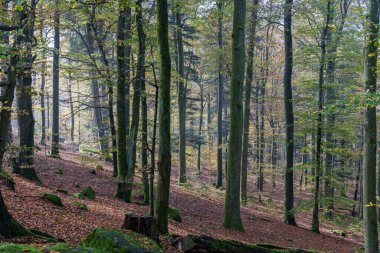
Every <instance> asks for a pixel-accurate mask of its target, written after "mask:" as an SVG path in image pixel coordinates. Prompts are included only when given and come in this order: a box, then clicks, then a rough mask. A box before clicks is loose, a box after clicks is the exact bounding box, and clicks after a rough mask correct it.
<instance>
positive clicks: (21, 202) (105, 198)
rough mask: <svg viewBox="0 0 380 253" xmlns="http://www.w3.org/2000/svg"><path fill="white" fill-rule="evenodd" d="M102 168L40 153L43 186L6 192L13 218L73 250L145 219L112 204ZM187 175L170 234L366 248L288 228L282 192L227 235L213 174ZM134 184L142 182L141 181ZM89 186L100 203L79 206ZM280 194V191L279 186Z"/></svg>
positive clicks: (131, 208) (70, 156)
mask: <svg viewBox="0 0 380 253" xmlns="http://www.w3.org/2000/svg"><path fill="white" fill-rule="evenodd" d="M82 158H83V159H82ZM92 159H95V158H92ZM97 163H100V162H99V161H97ZM87 164H90V165H87ZM102 165H103V167H104V168H105V170H97V171H96V174H95V175H94V174H92V173H91V171H92V170H94V168H95V167H94V165H93V164H91V163H88V162H86V161H85V157H84V156H83V155H80V154H78V153H70V152H63V151H62V152H61V159H54V158H50V157H47V156H45V155H44V154H43V152H42V151H40V152H38V153H37V154H36V168H37V170H38V175H39V177H40V179H41V181H42V183H43V184H42V185H37V184H35V183H33V182H30V181H27V180H24V179H22V178H20V177H19V176H16V175H13V176H14V178H15V181H16V191H15V192H12V191H10V190H7V189H5V188H4V187H3V190H4V191H3V194H4V198H5V201H6V204H7V206H8V208H9V210H10V212H11V213H12V215H13V216H14V217H15V218H16V219H17V220H18V221H19V222H20V223H22V224H23V225H24V226H26V227H29V228H34V229H38V230H41V231H44V232H47V233H50V234H52V235H54V236H56V237H58V238H62V239H64V240H65V241H67V242H69V243H73V244H76V243H78V242H79V241H80V240H81V239H82V238H83V237H84V236H85V235H87V234H88V233H89V232H90V231H91V230H92V229H93V228H95V227H100V226H103V227H110V228H120V226H121V224H122V222H123V218H124V214H125V213H126V212H135V213H137V214H141V215H143V214H145V213H147V212H148V207H147V206H141V205H138V204H133V203H132V204H128V203H124V202H122V201H120V200H117V199H115V198H113V196H114V193H115V190H116V187H115V186H116V182H115V179H114V178H112V172H111V170H112V169H111V166H110V165H109V164H106V163H103V164H102ZM189 170H190V171H188V175H189V178H190V180H189V181H190V184H194V189H193V188H192V186H191V185H189V186H178V185H177V184H176V182H177V175H176V171H174V170H173V177H172V185H171V197H170V202H171V205H172V206H174V207H176V208H178V209H179V210H180V211H181V215H182V220H183V221H182V223H177V222H174V221H170V225H169V227H170V232H171V233H172V234H176V235H181V236H185V235H187V234H206V235H210V236H213V237H219V238H225V239H232V240H238V241H243V242H249V243H269V244H276V245H279V246H285V247H294V248H304V249H314V250H319V251H325V252H326V251H328V252H337V253H344V252H354V248H361V247H362V245H361V241H358V238H357V237H354V236H352V237H351V238H350V239H348V238H342V237H339V236H335V235H332V233H329V234H327V232H328V230H327V228H326V227H324V226H322V232H323V234H315V233H312V232H311V231H310V230H309V229H308V228H309V223H308V217H307V216H299V217H297V220H298V224H299V226H300V227H294V226H289V225H286V224H284V223H283V222H282V220H281V208H280V209H279V208H278V207H279V206H281V198H282V193H281V192H280V190H272V193H271V197H272V200H271V201H272V202H273V203H272V204H271V205H272V207H271V205H269V208H268V205H264V204H257V203H254V204H253V205H252V206H248V207H243V208H242V218H243V222H244V225H245V232H237V231H229V230H227V229H225V228H223V227H222V223H223V203H224V202H223V194H224V192H223V191H220V190H215V189H213V187H212V182H213V180H214V177H213V175H212V172H210V171H208V172H203V174H202V175H201V176H200V177H197V176H195V171H193V169H189ZM250 180H253V179H252V178H251V179H250ZM136 181H137V182H139V181H140V179H136ZM249 183H250V185H251V186H250V187H253V183H252V182H249ZM196 184H197V186H199V187H198V188H196V186H195V185H196ZM278 184H279V183H278ZM78 185H79V186H80V188H78V187H77V186H78ZM86 186H92V187H93V188H94V190H95V192H96V200H88V199H84V200H80V199H78V198H77V197H74V196H73V194H74V193H78V192H80V191H81V190H82V189H84V188H85V187H86ZM268 187H269V186H268ZM195 188H196V189H195ZM57 189H65V190H67V191H68V195H65V194H64V193H60V192H57V191H56V190H57ZM277 189H281V186H279V187H277ZM249 190H250V191H251V192H252V191H254V189H249ZM41 192H51V193H54V194H57V195H58V196H60V197H61V198H62V200H63V204H64V207H57V206H55V205H53V204H51V203H49V202H47V201H44V200H42V199H41V198H40V193H41ZM138 194H141V191H138V193H137V195H136V196H135V200H138V199H140V197H141V196H138ZM76 201H82V202H84V203H85V204H86V205H87V207H88V209H89V210H88V211H84V210H80V209H79V208H78V206H77V205H75V203H74V202H76ZM30 240H31V241H30V243H33V241H32V239H30ZM164 242H165V243H164V247H165V249H166V250H167V251H168V252H178V251H177V250H175V249H174V248H173V247H171V246H170V243H169V241H168V240H165V241H164Z"/></svg>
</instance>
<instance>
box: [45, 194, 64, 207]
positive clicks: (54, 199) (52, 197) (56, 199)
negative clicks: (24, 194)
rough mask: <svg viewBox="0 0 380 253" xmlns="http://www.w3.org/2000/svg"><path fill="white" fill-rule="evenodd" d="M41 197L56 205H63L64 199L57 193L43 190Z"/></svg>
mask: <svg viewBox="0 0 380 253" xmlns="http://www.w3.org/2000/svg"><path fill="white" fill-rule="evenodd" d="M41 198H43V199H46V200H47V201H49V202H51V203H53V204H54V205H56V206H63V203H62V199H61V198H60V197H58V196H57V195H55V194H52V193H47V192H43V193H41Z"/></svg>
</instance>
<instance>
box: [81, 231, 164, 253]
mask: <svg viewBox="0 0 380 253" xmlns="http://www.w3.org/2000/svg"><path fill="white" fill-rule="evenodd" d="M81 246H83V247H91V248H95V249H97V250H100V251H102V252H109V253H127V252H128V253H137V252H162V251H161V249H160V248H159V247H158V246H157V244H156V243H155V242H154V241H153V240H151V239H149V238H147V237H145V236H143V235H140V234H137V233H134V232H131V233H128V234H127V233H123V232H121V231H119V230H116V229H105V228H96V229H94V230H93V231H92V232H91V233H90V234H89V235H88V236H86V238H84V239H83V240H82V242H81ZM146 249H148V250H150V251H147V250H146Z"/></svg>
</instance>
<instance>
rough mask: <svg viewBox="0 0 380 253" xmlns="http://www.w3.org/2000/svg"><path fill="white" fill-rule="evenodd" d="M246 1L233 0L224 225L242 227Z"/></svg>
mask: <svg viewBox="0 0 380 253" xmlns="http://www.w3.org/2000/svg"><path fill="white" fill-rule="evenodd" d="M245 16H246V1H245V0H235V1H234V14H233V29H232V80H231V89H230V92H231V95H230V113H231V114H230V122H231V123H230V125H231V126H230V133H229V142H228V151H229V153H228V165H227V171H228V173H227V187H226V198H225V206H224V223H223V225H224V226H225V227H226V228H229V229H234V230H243V222H242V220H241V216H240V176H241V174H240V173H241V152H242V137H243V136H242V133H243V88H244V70H245Z"/></svg>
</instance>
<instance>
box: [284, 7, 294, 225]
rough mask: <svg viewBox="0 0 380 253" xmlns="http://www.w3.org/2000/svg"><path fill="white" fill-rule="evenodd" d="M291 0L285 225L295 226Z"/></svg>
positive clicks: (287, 20)
mask: <svg viewBox="0 0 380 253" xmlns="http://www.w3.org/2000/svg"><path fill="white" fill-rule="evenodd" d="M292 8H293V0H285V5H284V44H285V66H284V108H285V125H286V131H285V167H284V175H285V196H284V198H285V201H284V208H285V210H284V212H285V215H284V217H285V223H288V224H291V225H296V220H295V217H294V210H293V205H294V192H293V191H294V189H293V158H294V114H293V102H292V74H293V40H292Z"/></svg>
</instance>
